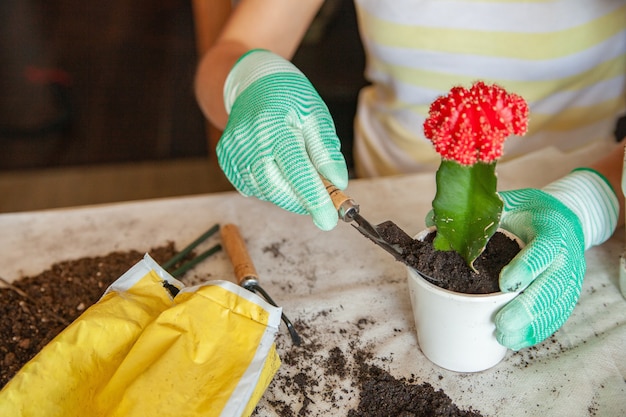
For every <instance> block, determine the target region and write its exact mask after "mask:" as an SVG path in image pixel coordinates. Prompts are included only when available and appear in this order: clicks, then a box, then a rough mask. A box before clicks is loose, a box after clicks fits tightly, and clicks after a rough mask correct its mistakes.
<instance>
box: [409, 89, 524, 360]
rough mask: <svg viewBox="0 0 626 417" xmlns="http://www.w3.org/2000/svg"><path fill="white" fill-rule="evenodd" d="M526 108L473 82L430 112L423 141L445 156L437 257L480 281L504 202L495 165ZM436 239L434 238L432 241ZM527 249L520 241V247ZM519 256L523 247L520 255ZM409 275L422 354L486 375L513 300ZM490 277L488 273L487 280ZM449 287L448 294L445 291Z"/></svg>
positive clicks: (435, 232) (520, 128)
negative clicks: (503, 314)
mask: <svg viewBox="0 0 626 417" xmlns="http://www.w3.org/2000/svg"><path fill="white" fill-rule="evenodd" d="M527 122H528V105H527V104H526V102H525V101H524V99H523V98H522V97H520V96H518V95H515V94H510V93H508V92H506V91H505V90H504V89H503V88H501V87H499V86H498V85H487V84H485V83H483V82H476V83H474V84H473V85H472V86H471V88H469V89H466V88H464V87H454V88H452V89H451V90H450V92H449V94H448V95H446V96H442V97H439V98H438V99H436V100H435V101H434V102H433V103H432V104H431V106H430V111H429V116H428V118H427V119H426V121H425V123H424V134H425V136H426V137H427V138H428V139H430V140H431V141H432V143H433V145H434V147H435V150H436V151H437V152H438V153H439V154H440V155H441V164H440V166H439V169H438V170H437V173H436V186H437V191H436V194H435V197H434V200H433V207H432V211H431V215H430V220H429V223H430V226H431V227H430V228H429V229H427V230H425V231H423V232H422V233H420V234H418V236H417V237H416V238H417V239H419V240H424V239H427V238H428V237H430V239H431V241H432V245H433V248H434V249H435V251H436V252H439V253H442V254H450V255H452V256H456V257H460V258H462V259H463V262H464V263H465V264H466V265H467V269H468V271H469V274H470V275H471V279H473V278H477V277H481V271H479V270H478V269H477V267H476V264H477V259H478V258H479V257H480V256H481V255H482V256H483V257H484V252H485V248H486V247H487V245H488V243H489V242H490V240H491V239H492V237H493V236H494V235H495V234H496V232H500V233H504V232H503V231H501V229H500V230H499V229H498V226H499V224H500V217H501V213H502V208H503V202H502V200H501V198H500V197H499V195H498V192H497V176H496V164H497V161H498V159H499V158H500V157H501V156H502V153H503V145H504V141H505V140H506V139H507V138H508V137H509V136H511V135H519V136H522V135H524V134H525V133H526V130H527ZM433 236H434V238H433ZM517 244H519V245H523V244H522V243H521V242H519V241H518V242H517ZM518 250H519V248H518ZM419 269H420V270H421V271H422V272H428V274H429V275H430V276H431V277H433V278H434V281H428V280H426V279H425V278H424V277H423V276H422V275H420V274H419V273H417V272H416V271H415V270H414V269H413V268H411V267H409V268H408V274H409V288H410V293H411V302H412V305H413V311H414V315H415V320H416V328H417V333H418V341H419V344H420V348H421V350H422V352H423V353H424V354H425V355H426V356H427V357H428V358H429V359H430V360H431V361H433V362H434V363H436V364H438V365H440V366H442V367H444V368H447V369H451V370H455V371H467V372H471V371H480V370H483V369H486V368H489V367H491V366H493V365H495V364H496V363H498V362H499V361H500V360H501V359H502V358H503V357H504V355H505V353H506V348H505V347H503V346H501V345H499V344H498V342H497V341H496V339H495V336H494V330H495V324H494V322H493V316H494V315H495V313H496V312H497V310H498V309H499V308H500V307H501V306H502V305H504V304H505V303H506V302H508V301H510V300H511V299H512V298H513V297H514V296H515V295H516V294H515V293H502V292H499V290H498V289H497V278H496V291H493V292H490V293H487V294H485V293H482V294H465V293H462V292H459V291H456V290H455V291H453V290H451V287H450V286H449V285H442V284H441V283H443V282H445V277H442V276H439V275H438V273H437V272H436V271H424V266H420V268H419ZM483 275H484V273H483ZM441 287H443V288H441Z"/></svg>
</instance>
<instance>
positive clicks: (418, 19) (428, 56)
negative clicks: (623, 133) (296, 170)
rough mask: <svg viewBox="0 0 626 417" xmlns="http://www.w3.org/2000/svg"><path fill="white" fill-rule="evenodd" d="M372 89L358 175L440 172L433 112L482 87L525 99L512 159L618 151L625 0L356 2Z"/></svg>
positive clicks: (359, 128)
mask: <svg viewBox="0 0 626 417" xmlns="http://www.w3.org/2000/svg"><path fill="white" fill-rule="evenodd" d="M355 5H356V10H357V17H358V21H359V28H360V32H361V38H362V40H363V45H364V48H365V51H366V56H367V61H366V77H367V78H368V80H369V81H371V83H372V84H371V85H370V86H368V87H366V88H364V89H363V91H362V92H361V94H360V96H359V105H358V111H357V119H356V123H355V149H354V155H355V160H356V165H357V175H359V176H378V175H393V174H399V173H409V172H421V171H430V170H434V169H436V167H437V166H438V165H439V160H440V159H439V155H437V154H436V153H435V152H434V150H433V147H432V144H431V143H430V141H428V140H427V139H425V138H424V136H423V128H422V125H423V123H424V119H425V117H426V115H427V113H428V108H429V105H430V103H431V102H432V101H434V100H435V99H436V98H437V97H438V96H440V95H444V94H447V92H448V91H449V90H450V88H451V87H452V86H455V85H461V86H464V87H466V88H469V87H470V86H471V84H472V83H473V82H475V81H477V80H482V81H485V82H487V83H496V84H498V85H500V86H502V87H504V88H505V89H506V90H507V91H509V92H512V93H516V94H519V95H521V96H523V97H524V98H525V99H526V100H527V101H528V103H529V106H530V119H529V131H528V133H527V134H526V136H524V137H523V138H518V137H511V138H509V139H507V141H506V143H505V148H504V157H503V158H502V160H503V161H505V160H506V159H513V158H516V157H519V156H521V155H524V154H526V153H528V152H531V151H535V150H538V149H542V148H544V147H556V148H558V149H559V150H561V151H563V152H565V153H567V152H576V151H580V150H581V149H584V148H585V147H589V146H593V148H594V149H596V150H597V149H599V148H602V147H609V146H611V145H612V144H614V138H613V130H614V128H615V123H616V119H617V117H618V116H619V115H620V114H623V113H624V112H625V111H626V1H624V0H529V1H515V0H484V1H483V0H388V1H387V0H355Z"/></svg>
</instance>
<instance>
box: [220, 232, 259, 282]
mask: <svg viewBox="0 0 626 417" xmlns="http://www.w3.org/2000/svg"><path fill="white" fill-rule="evenodd" d="M220 234H221V236H222V245H223V246H224V248H225V249H226V253H227V254H228V257H229V258H230V261H231V262H232V264H233V268H234V271H235V278H236V279H237V284H239V285H243V283H244V282H245V281H250V280H254V281H258V279H259V276H258V274H257V272H256V269H255V268H254V263H252V258H250V254H249V253H248V249H247V248H246V242H245V241H244V240H243V238H242V237H241V234H240V233H239V228H238V227H237V226H236V225H234V224H225V225H223V226H222V227H221V228H220Z"/></svg>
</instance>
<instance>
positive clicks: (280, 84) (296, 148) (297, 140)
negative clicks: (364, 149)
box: [217, 50, 348, 230]
mask: <svg viewBox="0 0 626 417" xmlns="http://www.w3.org/2000/svg"><path fill="white" fill-rule="evenodd" d="M224 101H225V106H226V110H227V111H228V112H229V113H230V117H229V119H228V124H227V125H226V129H225V130H224V133H223V135H222V137H221V138H220V140H219V142H218V145H217V157H218V161H219V163H220V166H221V168H222V170H223V171H224V173H225V174H226V177H227V178H228V179H229V180H230V182H231V183H232V184H233V185H234V186H235V188H237V190H239V192H241V193H242V194H244V195H246V196H255V197H258V198H259V199H261V200H266V201H269V202H272V203H274V204H276V205H277V206H279V207H281V208H283V209H285V210H289V211H291V212H294V213H299V214H310V215H311V217H312V218H313V221H314V223H315V225H316V226H317V227H319V228H320V229H322V230H330V229H332V228H334V227H335V226H336V224H337V220H338V215H337V210H336V209H335V207H334V206H333V204H332V201H331V200H330V198H329V196H328V193H327V192H326V189H325V187H324V186H323V184H322V181H321V179H320V174H321V175H322V176H324V177H325V178H327V179H328V180H329V181H330V182H332V183H333V184H334V185H335V186H337V187H338V188H340V189H344V188H345V187H346V186H347V185H348V169H347V166H346V163H345V160H344V157H343V154H342V153H341V151H340V147H341V144H340V141H339V139H338V138H337V134H336V132H335V126H334V123H333V120H332V117H331V116H330V114H329V112H328V108H327V107H326V105H325V104H324V102H323V101H322V99H321V98H320V96H319V95H318V93H317V92H316V91H315V89H314V88H313V86H312V85H311V83H310V82H309V80H308V79H307V78H306V77H305V76H304V75H303V74H302V73H301V72H300V71H299V70H298V69H297V68H296V67H295V66H294V65H293V64H291V63H290V62H289V61H287V60H285V59H283V58H281V57H279V56H277V55H275V54H273V53H271V52H269V51H265V50H253V51H250V52H248V53H247V54H245V55H244V56H243V57H242V58H240V59H239V61H238V62H237V63H236V64H235V66H234V67H233V69H232V70H231V72H230V74H229V75H228V78H227V80H226V84H225V87H224Z"/></svg>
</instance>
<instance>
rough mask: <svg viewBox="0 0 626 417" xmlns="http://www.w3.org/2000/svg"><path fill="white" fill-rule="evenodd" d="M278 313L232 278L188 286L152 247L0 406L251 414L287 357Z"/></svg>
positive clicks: (44, 412) (99, 412) (37, 410)
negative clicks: (279, 344)
mask: <svg viewBox="0 0 626 417" xmlns="http://www.w3.org/2000/svg"><path fill="white" fill-rule="evenodd" d="M168 287H169V288H170V289H171V288H174V291H171V290H170V289H168ZM172 292H174V293H176V292H177V294H176V295H175V296H173V295H172ZM280 318H281V309H280V308H277V307H274V306H272V305H270V304H268V303H267V302H266V301H265V300H263V299H261V298H260V297H258V296H257V295H255V294H254V293H252V292H250V291H247V290H245V289H243V288H241V287H239V286H237V285H235V284H233V283H231V282H228V281H211V282H208V283H206V284H203V285H199V286H194V287H187V288H185V287H184V285H183V284H182V283H181V282H180V281H177V280H176V279H174V278H173V277H171V276H170V275H169V274H168V273H167V272H166V271H165V270H163V269H162V268H161V267H160V266H159V265H158V264H157V263H156V262H155V261H154V260H152V258H150V257H149V256H148V255H146V256H145V257H144V259H143V260H142V261H140V262H139V263H137V264H136V265H135V266H133V267H132V268H131V269H130V270H128V271H127V272H126V273H125V274H124V275H122V276H121V277H120V278H119V279H118V280H117V281H115V282H114V283H113V284H112V285H111V287H110V288H109V289H107V291H106V293H105V294H104V295H103V297H102V298H101V299H100V300H99V301H98V302H97V303H96V304H94V305H93V306H91V307H90V308H88V309H87V310H86V311H85V312H84V313H83V314H82V315H81V316H80V317H79V318H78V319H76V320H75V321H74V322H73V323H72V324H71V325H70V326H68V327H67V328H66V329H65V330H64V331H63V332H61V333H60V334H59V335H58V336H57V337H56V338H55V339H53V340H52V341H51V342H50V343H49V344H48V345H47V346H46V347H44V349H43V350H42V351H41V352H40V353H39V354H38V355H37V356H35V357H34V358H33V359H32V360H31V361H30V362H28V363H27V364H26V365H25V366H24V367H23V368H22V369H21V370H20V371H19V372H18V374H16V375H15V377H14V378H13V379H12V380H11V381H9V383H8V384H7V385H6V386H5V387H4V389H3V390H2V391H1V392H0V415H2V416H46V417H48V416H63V417H67V416H84V415H89V416H103V417H104V416H107V417H108V416H125V417H131V416H157V415H158V416H248V415H250V414H251V413H252V411H253V410H254V407H255V405H256V403H257V402H258V400H259V399H260V397H261V395H262V394H263V392H264V391H265V389H266V388H267V386H268V385H269V382H270V381H271V379H272V377H273V376H274V374H275V373H276V371H277V369H278V367H279V366H280V359H279V358H278V355H277V353H276V350H275V345H274V340H275V336H276V332H277V331H278V326H279V325H280Z"/></svg>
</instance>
